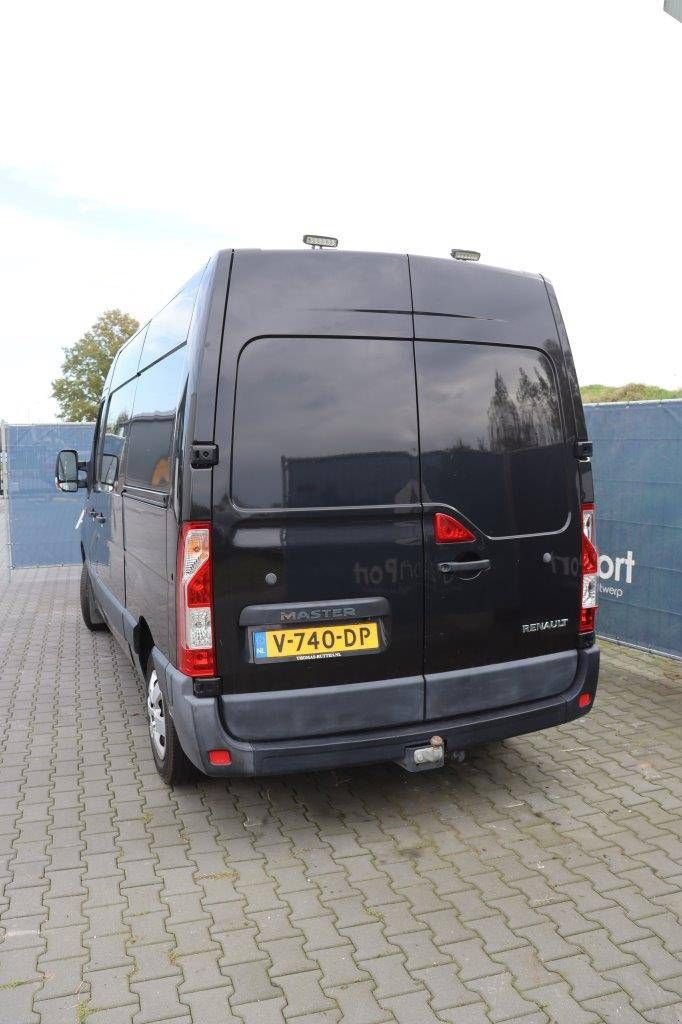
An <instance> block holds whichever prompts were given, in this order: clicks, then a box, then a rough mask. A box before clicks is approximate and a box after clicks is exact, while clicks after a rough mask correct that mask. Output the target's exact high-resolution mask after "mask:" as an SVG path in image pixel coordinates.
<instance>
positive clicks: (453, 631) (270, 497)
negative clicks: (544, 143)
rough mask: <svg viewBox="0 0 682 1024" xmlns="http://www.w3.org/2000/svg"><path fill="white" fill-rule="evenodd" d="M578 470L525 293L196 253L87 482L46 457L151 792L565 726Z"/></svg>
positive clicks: (560, 385)
mask: <svg viewBox="0 0 682 1024" xmlns="http://www.w3.org/2000/svg"><path fill="white" fill-rule="evenodd" d="M590 454H591V449H590V445H589V442H588V440H587V435H586V429H585V419H584V415H583V409H582V404H581V400H580V393H579V390H578V385H577V380H576V374H575V370H574V366H573V360H572V357H571V352H570V349H569V344H568V339H567V337H566V332H565V329H564V325H563V322H562V319H561V314H560V312H559V308H558V305H557V302H556V298H555V295H554V291H553V289H552V286H551V285H550V284H549V282H548V281H547V280H545V279H544V278H543V277H541V276H538V275H531V274H521V273H512V272H509V271H506V270H500V269H497V268H494V267H490V266H484V265H481V264H479V263H474V262H464V261H463V260H457V259H455V260H453V259H429V258H424V257H414V256H406V255H386V254H379V253H364V252H345V251H338V250H334V251H332V250H320V251H312V250H309V249H306V250H302V251H281V252H273V251H260V250H226V251H223V252H219V253H218V254H217V255H216V256H214V257H213V258H212V259H211V260H210V261H209V262H208V263H207V264H206V266H204V267H202V269H201V270H200V271H199V272H198V273H197V274H195V276H194V277H192V278H191V280H190V281H189V282H188V283H187V284H186V285H185V287H184V288H183V289H182V290H181V291H180V292H179V293H178V294H177V295H176V296H175V298H173V299H172V300H171V301H170V302H169V303H168V305H166V306H165V307H164V308H163V309H162V310H161V312H160V313H158V314H157V316H155V317H154V318H153V319H152V320H151V321H150V322H149V323H148V324H146V325H145V326H144V327H142V328H141V329H140V330H139V331H138V333H137V334H136V335H135V336H134V337H132V338H131V339H130V340H129V341H128V342H127V343H126V344H125V345H124V346H123V347H122V348H121V349H120V351H119V352H118V354H117V356H116V358H115V360H114V362H113V364H112V366H111V369H110V371H109V375H108V377H107V380H106V384H105V387H104V393H103V395H102V401H101V404H100V408H99V415H98V417H97V425H96V429H95V436H94V442H93V449H92V454H91V457H90V459H89V461H88V462H87V464H86V463H80V464H79V463H78V462H77V455H76V453H75V452H72V451H63V452H61V453H60V454H59V456H58V459H57V472H56V476H57V486H58V487H60V488H61V489H62V490H75V489H77V488H78V487H83V488H84V490H85V505H84V514H83V518H82V528H81V553H82V558H83V570H82V578H81V602H82V610H83V618H84V620H85V624H86V625H87V627H88V628H89V629H93V630H95V629H103V628H108V629H110V630H111V632H112V633H113V634H114V636H115V637H116V638H117V640H118V641H119V642H120V643H121V644H122V646H123V648H124V649H125V650H126V651H127V652H129V654H130V657H131V658H132V660H133V663H134V664H135V666H136V668H137V670H138V671H139V672H140V673H141V675H142V677H143V679H144V680H145V687H146V704H147V713H148V717H149V733H150V738H151V746H152V751H153V755H154V758H155V761H156V764H157V766H158V769H159V772H160V773H161V775H162V777H163V778H164V779H165V780H166V781H167V782H168V783H175V782H177V781H180V780H181V779H183V778H184V777H185V776H186V775H187V773H188V771H189V770H190V769H191V766H192V765H193V766H195V767H196V768H198V769H200V770H201V771H202V772H205V773H206V774H208V775H214V776H225V777H229V776H235V775H260V774H270V773H281V772H292V771H301V770H313V769H321V768H333V767H337V766H341V765H359V764H368V763H373V762H382V761H395V762H398V763H399V764H401V765H402V766H403V767H404V768H406V769H409V770H410V771H420V770H424V769H427V768H433V767H437V766H439V765H442V764H443V763H444V761H445V760H446V759H447V758H448V757H449V756H451V755H453V754H457V753H459V752H461V751H463V750H465V749H466V748H467V747H470V746H471V745H474V744H479V743H484V742H489V741H493V740H500V739H503V738H505V737H510V736H516V735H519V734H521V733H527V732H531V731H534V730H538V729H545V728H548V727H550V726H556V725H560V724H562V723H564V722H568V721H571V720H572V719H575V718H577V717H579V716H581V715H584V714H586V713H587V712H588V711H589V710H590V708H591V707H592V705H593V702H594V695H595V689H596V685H597V675H598V666H599V651H598V648H597V646H596V644H595V632H594V630H595V605H596V580H597V576H596V573H597V554H596V550H595V546H594V545H595V536H594V504H593V492H592V471H591V463H590Z"/></svg>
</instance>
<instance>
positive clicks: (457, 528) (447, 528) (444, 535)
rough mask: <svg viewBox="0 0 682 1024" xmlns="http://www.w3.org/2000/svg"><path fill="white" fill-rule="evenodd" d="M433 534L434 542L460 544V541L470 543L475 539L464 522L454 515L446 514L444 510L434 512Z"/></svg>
mask: <svg viewBox="0 0 682 1024" xmlns="http://www.w3.org/2000/svg"><path fill="white" fill-rule="evenodd" d="M433 535H434V537H435V540H436V544H461V543H462V541H466V542H467V543H469V544H471V543H472V542H473V541H475V540H476V538H475V537H474V535H473V533H472V532H471V530H469V529H468V528H467V527H466V526H465V525H464V523H460V521H459V519H455V517H454V516H448V515H446V514H445V512H436V514H435V515H434V517H433Z"/></svg>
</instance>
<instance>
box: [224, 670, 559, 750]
mask: <svg viewBox="0 0 682 1024" xmlns="http://www.w3.org/2000/svg"><path fill="white" fill-rule="evenodd" d="M571 678H572V677H571ZM378 708H381V712H380V713H379V714H378V713H377V709H378ZM221 712H222V717H223V721H224V723H225V728H226V729H227V731H228V732H229V733H230V735H231V736H236V737H237V738H238V739H248V740H277V739H285V738H289V739H293V738H295V737H300V736H330V735H333V734H334V733H339V732H354V731H355V730H363V729H374V728H376V725H377V719H380V720H381V722H382V724H383V726H390V725H408V724H410V723H412V722H421V721H422V719H423V715H424V677H423V676H422V675H421V673H420V674H419V675H417V676H408V677H406V678H404V679H378V680H376V681H373V682H369V683H355V684H350V685H349V684H344V685H336V686H334V685H332V686H328V685H325V686H315V687H309V688H307V689H305V690H300V689H296V690H276V691H272V692H261V693H243V694H242V693H239V694H226V695H224V696H223V697H222V698H221Z"/></svg>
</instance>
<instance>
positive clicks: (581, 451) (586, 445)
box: [573, 441, 592, 459]
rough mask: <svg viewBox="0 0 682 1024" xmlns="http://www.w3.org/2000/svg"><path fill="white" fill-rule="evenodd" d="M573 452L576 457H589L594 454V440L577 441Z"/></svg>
mask: <svg viewBox="0 0 682 1024" xmlns="http://www.w3.org/2000/svg"><path fill="white" fill-rule="evenodd" d="M573 454H574V455H575V457H576V459H589V458H590V456H591V455H592V442H591V441H576V442H575V446H574V448H573Z"/></svg>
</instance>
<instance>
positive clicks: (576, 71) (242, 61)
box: [0, 0, 682, 418]
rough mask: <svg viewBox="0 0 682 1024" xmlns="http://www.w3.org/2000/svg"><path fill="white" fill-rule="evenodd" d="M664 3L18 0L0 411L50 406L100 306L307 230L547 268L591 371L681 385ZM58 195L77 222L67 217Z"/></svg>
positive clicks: (5, 71)
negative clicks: (27, 192) (72, 346)
mask: <svg viewBox="0 0 682 1024" xmlns="http://www.w3.org/2000/svg"><path fill="white" fill-rule="evenodd" d="M661 8H662V4H661V3H659V2H658V0H648V2H645V3H640V4H628V5H618V6H616V7H614V6H613V5H607V4H603V5H602V4H595V3H594V2H593V0H577V2H576V0H574V2H573V3H572V4H548V3H547V2H546V0H537V2H530V0H520V2H518V3H514V4H511V3H509V2H508V0H477V2H476V3H468V2H448V3H441V2H434V0H422V2H421V3H420V4H419V5H415V4H413V3H412V2H409V3H408V2H405V0H393V2H387V0H373V2H372V3H367V2H366V0H365V2H359V0H345V2H344V4H343V5H331V4H321V3H319V0H318V2H316V3H312V2H307V0H306V2H292V3H290V4H282V3H273V2H260V3H252V4H236V3H229V4H225V3H217V2H216V3H207V2H201V0H199V2H195V3H194V4H192V5H187V4H186V3H182V4H179V3H175V2H165V3H160V2H147V3H145V4H139V3H135V4H133V3H130V2H128V0H125V2H120V3H118V4H116V5H115V6H114V7H109V8H103V7H101V6H99V5H93V4H92V3H76V2H74V3H70V4H68V5H54V4H47V3H46V4H44V5H39V6H38V8H36V6H35V5H32V4H27V5H14V7H13V10H12V11H11V12H9V13H8V14H6V15H5V33H4V37H5V45H6V52H5V54H4V55H3V62H2V69H1V70H0V78H1V79H4V82H2V81H0V87H2V94H3V95H4V96H5V97H8V96H9V97H11V102H10V103H7V102H5V104H4V108H3V123H2V134H1V137H0V164H2V165H4V166H5V168H9V169H12V171H13V173H14V175H15V178H16V179H18V180H19V181H21V182H24V183H26V184H29V185H32V186H34V187H35V188H36V189H37V190H38V191H40V190H42V191H45V192H47V193H49V194H50V195H51V196H52V198H53V210H52V211H51V212H50V215H49V216H48V215H47V214H46V213H45V212H42V213H41V212H39V211H38V210H36V209H35V208H33V209H32V208H30V207H28V206H25V207H24V209H23V212H18V210H17V208H16V199H14V200H12V202H13V203H14V206H15V208H14V209H9V210H8V209H5V210H4V211H3V212H2V238H3V254H2V257H1V263H0V267H1V270H2V274H3V278H2V280H3V283H5V284H7V285H8V287H7V289H6V290H5V294H6V296H8V297H9V302H8V303H7V305H6V307H5V316H4V317H3V324H2V327H1V328H0V344H1V345H2V350H3V352H7V351H10V352H11V353H12V360H13V362H12V365H13V367H14V372H13V374H12V378H13V379H12V382H8V380H7V378H6V374H5V373H3V374H2V381H1V382H0V416H1V415H4V416H6V417H7V416H8V412H7V410H8V409H9V410H14V412H11V415H12V417H13V418H14V417H16V416H19V415H21V416H22V418H28V417H29V415H31V416H32V415H35V414H36V412H35V410H39V409H41V410H47V409H49V408H50V402H49V400H48V394H49V380H50V379H51V377H52V376H54V373H55V372H56V370H57V368H58V366H59V362H60V357H61V351H60V347H61V346H62V345H64V344H68V343H70V342H72V341H73V340H75V339H76V338H77V337H78V336H79V334H80V333H82V331H83V330H84V329H85V328H87V326H89V324H90V323H91V322H92V321H93V320H94V319H95V317H96V316H97V314H98V313H99V312H101V311H102V309H105V308H108V307H111V306H113V305H121V306H123V307H124V308H126V309H129V310H130V311H131V312H133V313H139V314H146V313H148V312H151V311H153V310H154V308H156V306H157V305H158V304H159V303H160V302H161V301H163V300H164V299H165V297H166V296H167V295H168V294H169V293H170V291H172V289H173V287H174V286H175V285H176V284H177V283H178V281H179V280H182V279H183V278H184V277H186V276H188V274H189V273H190V272H191V271H192V269H193V268H194V266H195V265H196V264H197V263H198V262H200V261H201V259H203V258H204V257H206V256H208V255H209V254H210V252H211V251H212V250H213V249H215V248H217V247H218V246H220V245H231V244H235V245H255V246H263V247H270V246H273V247H277V246H295V245H298V244H299V242H300V236H301V234H302V233H303V231H305V230H311V231H316V230H320V231H329V232H331V233H333V234H338V235H339V236H340V237H341V242H342V245H344V247H347V248H368V249H380V250H393V251H412V252H420V253H427V254H430V255H438V254H442V255H446V254H447V252H448V251H449V249H450V247H451V246H452V245H464V246H471V247H473V248H478V249H481V250H482V251H483V253H484V258H485V259H486V260H487V261H489V262H492V263H497V264H500V265H505V266H511V267H514V268H519V269H525V270H542V271H543V272H545V273H546V274H548V276H549V277H551V278H552V280H553V281H554V284H555V286H556V288H557V292H558V296H559V301H560V302H561V305H562V308H563V311H564V314H565V318H566V321H567V325H568V328H569V332H570V334H571V338H572V343H573V348H574V352H575V356H576V361H577V364H578V369H579V372H580V375H581V378H582V379H583V380H584V381H595V380H600V381H602V382H612V383H618V382H624V381H626V380H628V379H633V378H636V379H643V380H646V381H651V382H657V383H661V384H667V385H673V384H677V386H682V380H680V371H679V359H678V357H677V349H678V338H679V334H680V323H679V312H678V307H677V301H676V293H677V291H678V288H679V266H680V262H681V261H680V249H681V247H682V212H681V209H680V204H679V184H677V178H678V177H679V174H678V170H679V162H680V143H679V139H678V136H679V133H678V131H677V123H678V121H679V70H678V69H679V61H680V49H681V48H682V31H680V28H679V26H678V25H677V24H676V23H675V22H674V21H673V20H672V19H671V18H669V17H667V16H665V15H664V14H663V12H662V9H661ZM37 20H39V22H40V28H41V31H40V32H36V21H37ZM7 40H13V45H12V46H11V47H8V46H7ZM73 199H75V200H77V201H78V202H79V203H80V204H82V207H81V208H82V210H83V211H85V213H86V215H87V214H88V213H89V216H90V220H91V224H90V225H85V224H84V221H83V219H82V217H77V218H74V217H72V216H71V215H70V214H68V215H67V214H64V215H63V219H62V220H61V221H60V220H59V209H60V204H62V203H63V204H64V209H66V208H70V207H69V203H70V202H71V200H73ZM117 211H118V215H119V216H120V219H121V225H122V226H121V229H120V230H117V229H116V228H115V218H116V216H117ZM150 213H151V214H155V215H156V216H157V218H158V219H157V220H156V221H155V223H154V226H153V227H149V229H147V227H146V225H147V224H148V220H147V219H146V218H148V217H149V215H150ZM136 217H138V218H139V227H138V228H137V230H136V229H135V218H136ZM164 219H165V220H166V221H167V225H168V227H167V230H166V231H164V232H161V231H160V230H159V222H160V221H163V220H164ZM7 306H9V308H7ZM19 342H20V343H19ZM19 358H21V360H22V361H21V362H20V363H14V360H15V359H19ZM19 374H20V375H21V376H18V375H19ZM24 374H30V375H29V376H24ZM29 380H30V381H31V384H30V386H29V385H28V381H29ZM23 381H26V382H27V385H26V388H25V389H23ZM17 382H20V383H19V386H17ZM22 389H23V390H22ZM22 410H23V412H22ZM40 415H44V413H43V412H41V413H40Z"/></svg>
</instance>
